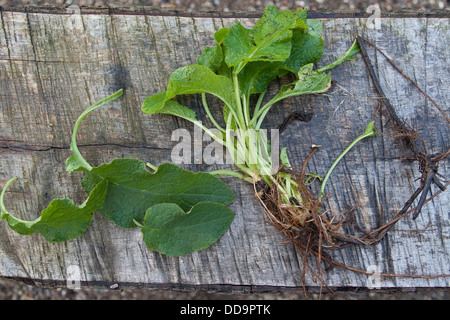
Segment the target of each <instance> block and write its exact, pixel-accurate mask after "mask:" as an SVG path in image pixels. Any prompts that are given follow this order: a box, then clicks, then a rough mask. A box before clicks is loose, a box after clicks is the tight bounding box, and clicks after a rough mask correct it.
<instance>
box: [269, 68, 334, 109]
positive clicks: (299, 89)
mask: <svg viewBox="0 0 450 320" xmlns="http://www.w3.org/2000/svg"><path fill="white" fill-rule="evenodd" d="M312 68H313V64H308V65H306V66H304V67H302V68H301V69H300V71H299V73H298V78H299V80H298V81H296V82H293V83H291V84H288V85H285V86H283V87H282V88H281V90H280V91H279V92H278V93H277V95H276V96H275V97H274V98H273V99H272V100H274V101H279V100H281V99H285V98H288V97H292V96H298V95H303V94H313V93H322V92H326V91H327V90H328V89H329V88H330V87H331V75H330V74H329V73H320V72H317V71H313V70H312Z"/></svg>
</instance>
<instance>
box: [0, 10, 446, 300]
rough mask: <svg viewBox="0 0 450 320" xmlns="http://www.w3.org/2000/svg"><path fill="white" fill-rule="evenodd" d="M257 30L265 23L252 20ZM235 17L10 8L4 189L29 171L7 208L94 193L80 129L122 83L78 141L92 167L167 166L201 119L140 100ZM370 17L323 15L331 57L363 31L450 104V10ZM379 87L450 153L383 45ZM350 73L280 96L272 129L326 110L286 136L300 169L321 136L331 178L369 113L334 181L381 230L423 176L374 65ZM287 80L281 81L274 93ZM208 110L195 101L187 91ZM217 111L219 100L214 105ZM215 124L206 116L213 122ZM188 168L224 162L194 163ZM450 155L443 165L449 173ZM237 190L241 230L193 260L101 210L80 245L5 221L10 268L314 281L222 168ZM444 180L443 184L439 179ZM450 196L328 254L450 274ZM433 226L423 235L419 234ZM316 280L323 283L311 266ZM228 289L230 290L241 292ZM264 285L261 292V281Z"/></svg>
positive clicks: (6, 17) (86, 280) (5, 17)
mask: <svg viewBox="0 0 450 320" xmlns="http://www.w3.org/2000/svg"><path fill="white" fill-rule="evenodd" d="M239 20H240V21H243V23H245V24H247V25H251V24H252V23H253V22H254V21H255V20H254V19H253V18H248V19H247V18H240V19H239ZM235 21H236V18H232V17H226V18H224V17H216V18H215V17H180V16H170V15H161V16H158V15H145V14H139V15H133V14H113V13H108V14H104V13H102V14H86V15H85V14H82V15H78V16H76V15H72V16H71V15H64V14H58V13H51V12H49V13H29V12H14V11H3V12H1V28H0V186H3V185H4V184H5V183H6V181H7V180H9V178H11V177H13V176H17V177H19V180H18V182H16V183H15V184H13V185H12V186H11V187H10V189H9V191H8V192H7V194H6V203H7V206H8V209H9V211H11V212H13V213H14V214H16V215H17V216H19V217H22V218H24V219H33V218H35V217H37V216H38V215H39V212H40V211H41V210H42V209H44V208H45V207H46V206H47V204H48V203H49V202H50V201H51V199H53V198H57V197H58V198H64V197H69V198H71V199H73V200H74V201H75V202H76V203H81V202H82V201H83V200H84V197H85V196H84V192H83V191H82V189H81V187H80V185H79V178H80V175H72V176H70V175H68V174H67V173H66V172H65V166H64V161H65V159H66V158H67V157H68V155H69V154H70V152H69V143H70V135H71V130H72V126H73V124H74V123H75V121H76V119H77V117H78V115H79V114H80V113H81V112H82V111H83V110H84V109H85V108H86V107H87V106H89V105H90V104H92V103H93V102H95V101H96V100H99V99H101V98H104V97H106V96H108V95H110V94H111V93H113V92H115V91H116V90H118V89H120V88H124V89H125V95H124V97H123V98H121V99H120V100H119V101H115V102H113V103H112V104H111V105H110V106H109V107H105V108H103V109H101V110H98V111H96V112H94V113H92V114H91V115H90V116H89V117H87V118H86V119H85V121H84V122H83V124H82V126H81V127H80V130H79V135H78V141H79V146H80V150H81V152H82V153H83V154H84V155H85V158H86V159H88V161H89V162H90V163H91V164H92V165H98V164H101V163H104V162H109V161H110V160H112V159H113V158H116V157H133V158H139V159H142V160H144V161H151V162H152V163H153V164H159V163H162V162H167V161H170V160H171V150H172V148H173V146H174V145H175V144H176V143H177V141H171V135H172V132H173V130H175V129H177V128H187V129H188V130H189V131H191V132H193V127H192V125H190V124H189V123H187V122H185V121H183V120H178V119H175V118H173V117H170V116H163V115H155V116H148V115H143V114H142V112H141V111H140V106H141V104H142V101H143V100H144V99H145V98H146V97H147V96H150V95H152V94H154V93H156V92H158V91H161V90H164V89H165V86H166V84H167V80H168V77H169V76H170V74H171V72H172V71H174V70H175V69H176V68H178V67H182V66H184V65H187V64H192V63H195V61H196V57H197V56H198V55H199V54H200V53H201V51H202V48H203V47H204V46H206V45H212V43H213V38H212V35H213V32H214V31H215V30H218V29H219V28H221V27H223V26H231V25H232V24H233V23H234V22H235ZM366 22H367V19H365V18H336V19H325V20H324V23H325V25H324V43H325V54H324V56H323V58H322V60H321V61H320V63H319V65H320V66H321V65H325V64H326V63H329V62H331V61H332V60H334V59H336V58H338V57H339V56H340V55H341V54H343V53H344V52H345V51H346V50H347V48H348V47H349V46H350V45H351V43H352V42H353V40H354V39H355V36H356V34H362V35H364V36H365V37H367V38H369V39H371V40H372V41H373V42H374V43H376V44H377V46H379V47H380V48H382V49H383V51H384V52H386V53H387V54H388V55H389V56H390V57H391V58H392V60H394V61H395V63H396V64H397V65H398V66H399V67H400V68H401V69H402V70H403V71H404V72H405V73H406V74H408V75H409V76H410V77H411V78H412V79H414V80H415V81H416V82H417V84H418V85H419V86H420V87H421V88H423V89H424V90H425V91H426V92H427V93H428V94H429V95H430V96H432V97H433V99H435V100H436V102H437V103H438V104H439V105H440V106H441V107H442V108H443V109H444V110H446V112H447V113H448V112H449V108H448V104H447V101H448V100H449V98H450V93H449V90H448V82H449V80H450V79H449V65H450V64H449V61H450V53H449V50H448V47H449V45H450V44H449V36H448V35H449V20H448V18H427V17H422V18H390V19H387V18H386V19H382V21H381V29H380V30H372V29H368V28H367V26H366ZM370 53H371V59H372V61H373V64H374V65H375V66H376V68H377V72H378V76H379V78H380V79H381V84H382V86H383V88H384V90H385V92H386V95H388V96H389V98H390V99H391V101H392V103H393V104H394V105H395V106H396V107H397V112H398V113H399V114H400V115H401V116H402V117H404V118H405V119H407V120H408V121H412V122H413V123H414V124H415V126H416V127H417V128H418V129H419V131H420V132H421V134H422V135H423V137H425V139H426V140H427V143H428V145H429V147H430V149H431V152H432V153H435V152H441V151H442V150H444V148H448V143H449V142H448V136H449V127H448V125H446V123H445V120H444V119H443V118H442V116H441V115H440V114H439V112H438V111H437V110H436V109H435V108H434V107H433V105H432V104H431V103H430V102H429V101H427V100H426V99H425V97H424V96H423V95H421V94H420V93H419V92H418V91H417V90H416V89H415V88H414V87H413V86H411V85H410V84H409V83H408V82H407V81H406V80H404V79H403V78H402V77H401V76H400V75H399V74H398V73H396V71H395V70H393V68H392V67H391V66H390V65H389V64H388V63H387V62H386V61H384V60H383V58H382V56H381V55H379V54H378V55H375V53H374V52H373V51H370ZM332 78H333V79H334V80H336V81H337V83H336V85H335V86H334V87H333V89H332V90H331V91H330V92H328V93H326V94H323V95H320V96H319V95H318V96H305V97H299V98H295V99H290V100H289V101H285V102H283V103H280V104H279V105H278V106H276V107H275V108H274V110H273V111H272V112H271V114H269V117H268V120H267V123H266V124H265V126H266V127H267V128H275V127H278V126H279V125H280V124H281V123H282V122H283V120H284V119H285V117H287V116H288V115H289V114H290V113H291V112H293V111H295V110H300V111H306V112H313V117H312V120H311V121H310V122H308V123H300V122H294V123H292V124H291V125H290V126H289V127H288V128H287V129H286V130H285V131H284V132H283V133H282V134H281V137H280V139H281V141H280V143H281V146H288V147H289V156H290V159H291V162H293V164H294V165H296V166H300V165H301V164H302V161H303V159H305V157H306V156H307V155H308V153H309V146H310V145H311V144H312V143H314V144H319V145H322V149H321V150H320V151H319V152H318V153H317V154H316V155H315V156H314V158H313V159H312V161H311V162H310V164H309V165H308V170H310V171H312V172H317V173H318V174H320V175H324V174H325V172H326V169H327V168H328V167H329V166H330V165H331V163H332V162H333V161H334V159H335V158H336V157H337V156H338V155H339V153H340V152H341V151H342V150H343V149H344V148H345V147H346V146H347V145H348V144H349V143H350V142H351V141H352V140H353V139H354V138H355V137H357V136H358V135H359V134H361V133H362V131H363V130H364V128H365V125H366V124H367V123H368V122H369V121H371V120H372V119H374V120H376V125H377V129H378V130H379V131H380V132H381V133H382V135H379V136H377V137H376V138H373V139H370V140H367V141H365V142H364V143H361V144H359V145H358V146H356V148H355V149H353V151H351V152H350V153H349V154H348V155H347V156H346V157H345V161H344V162H342V163H341V164H339V166H338V167H337V168H336V170H335V171H334V173H333V175H332V177H331V183H330V184H329V185H328V187H327V190H326V192H328V193H329V196H328V198H327V200H326V203H325V205H326V207H327V208H328V209H330V210H333V211H334V212H340V211H344V210H345V209H346V208H347V207H349V206H353V205H354V204H356V203H358V204H359V209H358V211H357V219H358V222H359V223H360V225H361V226H362V227H363V228H364V229H366V230H369V229H371V228H374V227H376V226H377V225H378V224H379V218H380V212H382V214H383V217H384V219H387V218H388V217H392V216H393V215H394V214H395V213H396V212H397V211H398V210H399V209H401V207H402V206H403V203H404V202H405V201H406V200H407V198H408V197H409V195H410V194H411V193H412V192H413V191H414V190H415V188H416V187H417V186H418V182H417V181H415V179H416V178H417V177H419V176H420V173H419V172H418V166H417V163H415V162H412V161H411V160H410V159H411V155H410V154H409V153H408V150H407V148H406V147H405V146H404V145H403V144H402V143H401V142H400V141H399V140H398V139H396V138H395V137H394V135H395V131H394V129H393V127H392V124H391V123H389V122H388V121H386V119H385V118H384V117H382V116H381V114H380V112H379V110H378V109H377V96H376V94H375V91H374V90H373V87H372V84H371V82H370V78H369V76H368V73H367V70H366V68H365V66H364V63H363V61H362V60H358V61H354V62H352V63H349V64H346V65H343V66H340V67H339V68H337V69H335V70H333V71H332ZM282 82H283V81H279V82H278V83H276V84H275V85H274V87H273V89H272V91H274V90H275V89H276V88H277V87H278V86H279V85H281V84H282ZM183 99H185V101H184V102H185V103H186V104H189V105H190V106H191V107H192V108H193V109H194V110H195V111H196V112H197V114H198V117H199V118H202V119H205V115H204V113H203V112H202V110H201V109H200V108H198V107H197V105H198V103H199V99H198V97H191V98H183ZM213 108H214V106H213ZM204 122H205V123H206V124H210V123H209V122H208V121H206V120H205V121H204ZM186 167H187V168H188V169H191V170H194V171H195V170H213V169H217V168H219V167H226V166H225V165H224V166H208V165H206V164H203V165H189V166H186ZM449 169H450V166H449V162H448V160H447V161H446V162H443V163H442V165H441V168H440V172H441V174H443V175H444V176H446V177H448V176H449ZM225 181H226V182H227V183H229V185H230V186H231V187H232V188H233V189H234V190H235V192H236V193H237V194H238V198H237V200H236V201H235V202H234V203H233V204H232V205H231V208H232V209H233V210H235V212H236V218H235V221H234V222H233V224H232V227H231V229H230V230H229V231H228V232H227V233H226V234H225V235H224V236H223V237H222V238H221V239H220V241H219V242H218V243H216V244H214V245H213V246H212V247H210V248H209V249H207V250H203V251H200V252H195V253H192V254H189V255H186V256H183V257H167V256H163V255H160V254H157V253H154V252H152V251H149V250H148V249H147V248H146V247H145V245H144V243H143V242H142V239H141V233H140V231H139V230H137V229H135V230H124V229H120V228H119V227H116V226H115V225H114V224H112V223H111V222H108V221H106V220H105V219H103V218H102V217H100V216H99V215H96V216H95V217H94V221H93V224H92V226H91V227H90V229H89V230H88V231H87V233H86V234H85V235H83V236H82V237H80V238H78V239H75V240H73V241H69V242H65V243H59V244H51V243H48V242H46V241H45V240H44V239H43V238H42V237H41V236H39V235H31V236H28V237H25V236H20V235H18V234H16V233H14V232H13V231H11V230H9V228H8V227H7V226H6V223H5V222H2V223H1V224H0V276H2V277H14V278H23V279H28V280H29V281H33V282H41V283H44V284H46V285H65V282H66V279H68V277H69V276H70V275H69V274H68V273H69V271H68V270H71V269H70V268H73V267H75V268H76V269H77V270H79V272H80V280H81V281H82V284H83V285H111V284H113V283H118V284H119V285H121V286H125V285H129V286H147V287H154V288H177V289H186V288H204V289H210V290H219V291H220V290H222V291H223V290H250V291H252V290H259V289H261V288H264V290H272V291H276V290H286V289H289V288H290V289H296V288H299V287H301V285H302V268H303V261H302V259H301V257H300V256H299V255H298V254H297V253H296V252H295V250H294V249H293V247H292V246H291V245H289V244H285V243H284V242H283V241H284V240H285V239H283V237H282V236H281V235H279V234H275V230H274V229H273V228H272V227H271V226H270V225H268V224H267V223H265V222H264V221H263V220H264V218H265V216H264V212H263V209H262V207H261V206H260V205H259V203H258V202H257V200H256V199H255V197H254V196H253V191H252V186H251V185H248V184H245V183H244V182H240V181H237V180H235V179H228V178H227V179H225ZM435 191H436V190H435ZM449 200H450V199H449V193H448V192H446V193H443V194H441V195H440V196H439V197H438V198H436V199H434V200H433V201H432V202H430V203H428V204H427V205H426V206H425V207H424V209H423V212H422V214H421V216H420V217H419V218H418V219H417V220H415V221H413V220H412V219H411V218H409V217H408V218H405V219H404V220H402V221H401V222H400V223H398V225H397V226H396V228H395V230H393V231H392V232H390V233H389V234H388V235H387V237H386V238H385V239H384V240H383V241H382V242H381V243H379V244H378V245H376V246H374V247H362V246H355V247H349V248H346V249H343V250H339V251H336V252H330V254H331V255H332V256H333V257H334V258H336V259H337V260H339V261H342V262H343V263H345V264H347V265H350V266H353V267H356V268H360V269H363V270H372V271H380V272H386V273H398V274H414V275H437V274H449V273H450V270H449V265H450V263H449V262H450V259H449V250H448V247H449V245H450V234H449V233H450V228H449V213H450V211H449V205H448V204H449ZM422 229H425V230H424V231H420V230H422ZM324 276H325V280H326V282H327V283H328V285H330V286H333V287H335V288H338V289H339V288H342V289H344V288H351V287H367V286H370V284H374V283H375V284H376V285H377V286H379V287H381V288H393V287H400V288H410V287H448V286H449V278H442V277H441V278H434V279H411V278H381V279H378V280H379V281H376V282H373V281H374V280H377V279H376V278H373V277H368V276H366V275H361V274H357V273H353V272H349V271H346V270H342V269H337V268H336V269H334V270H332V271H330V272H329V273H326V274H325V275H324ZM306 284H307V286H308V288H310V289H313V288H315V287H317V286H318V285H319V284H318V283H315V282H314V281H312V279H311V277H310V276H307V279H306ZM230 288H231V289H230ZM258 288H259V289H258Z"/></svg>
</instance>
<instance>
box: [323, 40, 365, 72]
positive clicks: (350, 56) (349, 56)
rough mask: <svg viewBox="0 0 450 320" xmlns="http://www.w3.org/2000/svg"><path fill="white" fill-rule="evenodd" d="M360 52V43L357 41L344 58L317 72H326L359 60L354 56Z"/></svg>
mask: <svg viewBox="0 0 450 320" xmlns="http://www.w3.org/2000/svg"><path fill="white" fill-rule="evenodd" d="M359 51H360V49H359V46H358V42H357V41H356V40H355V41H354V42H353V44H352V46H351V47H350V48H349V49H348V50H347V52H346V53H344V55H343V56H342V57H340V58H339V59H337V60H336V61H335V62H333V63H330V64H329V65H326V66H325V67H322V68H320V69H318V70H317V71H319V72H324V71H325V70H328V69H333V68H334V67H336V66H338V65H340V64H342V63H344V62H345V61H352V60H356V59H357V58H353V56H354V55H355V54H357V53H358V52H359Z"/></svg>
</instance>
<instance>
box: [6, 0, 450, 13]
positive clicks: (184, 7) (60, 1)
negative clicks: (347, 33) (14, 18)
mask: <svg viewBox="0 0 450 320" xmlns="http://www.w3.org/2000/svg"><path fill="white" fill-rule="evenodd" d="M375 3H378V4H379V6H380V9H381V10H382V11H394V10H405V9H410V10H419V9H421V10H426V11H428V10H434V9H448V8H449V1H448V0H426V1H419V0H401V1H394V0H342V1H333V0H328V1H326V0H303V1H300V0H278V1H273V0H247V1H232V0H190V1H187V0H153V1H146V0H120V1H114V2H113V1H106V0H50V1H49V0H28V1H16V0H0V6H3V7H22V6H65V5H66V6H67V5H77V6H108V5H109V6H115V7H118V6H124V7H129V6H157V7H164V8H174V9H177V10H179V11H187V12H198V11H210V10H215V11H223V12H230V11H262V10H263V9H264V7H265V6H267V5H269V4H275V5H276V6H277V7H278V8H279V9H296V8H299V7H303V8H306V9H308V10H327V11H329V10H333V11H337V10H354V11H364V12H365V10H366V8H367V7H368V6H370V5H372V4H375Z"/></svg>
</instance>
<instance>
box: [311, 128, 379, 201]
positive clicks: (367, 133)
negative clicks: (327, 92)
mask: <svg viewBox="0 0 450 320" xmlns="http://www.w3.org/2000/svg"><path fill="white" fill-rule="evenodd" d="M374 124H375V121H371V122H370V123H369V124H368V125H367V127H366V130H365V131H364V133H363V134H362V135H360V136H359V137H357V138H356V139H355V140H353V142H352V143H351V144H350V145H349V146H348V147H347V148H345V150H344V151H343V152H342V153H341V154H340V155H339V157H337V159H336V160H335V161H334V162H333V164H332V165H331V167H330V169H328V172H327V174H326V175H325V178H323V181H322V185H321V187H320V197H319V201H322V198H323V195H324V193H325V192H324V190H325V185H326V183H327V180H328V178H329V177H330V175H331V173H332V172H333V170H334V168H335V167H336V165H337V164H338V163H339V161H341V159H342V158H343V157H344V156H345V155H346V153H347V152H348V151H350V149H351V148H353V146H354V145H355V144H357V143H358V142H359V141H360V140H362V139H364V138H368V137H372V136H374V135H376V134H378V132H376V131H373V126H374Z"/></svg>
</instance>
